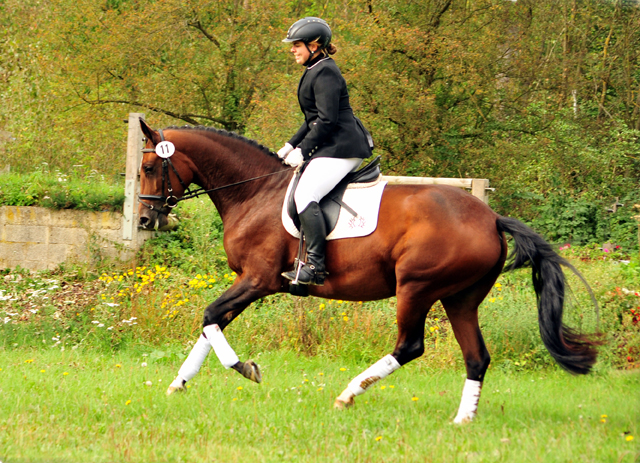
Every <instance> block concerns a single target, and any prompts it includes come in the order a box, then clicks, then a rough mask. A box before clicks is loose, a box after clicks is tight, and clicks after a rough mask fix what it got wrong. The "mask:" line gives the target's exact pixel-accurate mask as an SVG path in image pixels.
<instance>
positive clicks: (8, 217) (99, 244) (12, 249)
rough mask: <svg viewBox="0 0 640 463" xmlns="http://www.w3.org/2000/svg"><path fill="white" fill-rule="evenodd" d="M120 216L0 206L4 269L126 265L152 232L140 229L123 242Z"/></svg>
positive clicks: (0, 256)
mask: <svg viewBox="0 0 640 463" xmlns="http://www.w3.org/2000/svg"><path fill="white" fill-rule="evenodd" d="M122 227H123V217H122V214H121V213H117V212H85V211H75V210H60V211H57V210H52V209H47V208H43V207H15V206H1V207H0V268H15V267H17V266H20V267H22V268H27V269H30V270H45V269H49V270H51V269H54V268H55V267H57V266H58V265H59V264H61V263H63V262H78V263H90V264H91V263H95V262H97V261H100V260H101V259H105V258H111V259H119V260H128V259H130V258H132V257H133V255H134V254H135V251H136V250H137V249H139V248H140V246H141V245H142V243H144V241H145V240H147V239H148V238H150V237H151V236H153V232H150V231H143V230H137V229H136V231H135V232H134V233H133V237H132V239H130V240H123V229H122Z"/></svg>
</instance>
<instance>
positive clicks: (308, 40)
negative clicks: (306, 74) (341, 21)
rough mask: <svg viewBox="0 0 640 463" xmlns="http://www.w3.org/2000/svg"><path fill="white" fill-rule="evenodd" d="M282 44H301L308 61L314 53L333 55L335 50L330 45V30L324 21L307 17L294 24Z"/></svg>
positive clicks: (333, 46)
mask: <svg viewBox="0 0 640 463" xmlns="http://www.w3.org/2000/svg"><path fill="white" fill-rule="evenodd" d="M283 42H294V43H295V42H302V43H303V44H304V46H305V48H306V49H307V51H308V52H309V59H308V60H307V61H306V62H305V63H302V64H306V63H307V62H309V61H310V60H312V59H313V57H314V56H315V54H316V53H318V52H320V53H322V54H325V55H326V54H330V55H333V54H334V53H335V52H336V51H338V50H337V48H336V47H335V45H333V44H332V43H331V28H330V27H329V24H327V22H326V21H325V20H324V19H320V18H314V17H308V18H303V19H300V20H298V21H296V22H295V23H293V25H292V26H291V27H290V28H289V30H288V31H287V37H286V38H285V39H284V40H283Z"/></svg>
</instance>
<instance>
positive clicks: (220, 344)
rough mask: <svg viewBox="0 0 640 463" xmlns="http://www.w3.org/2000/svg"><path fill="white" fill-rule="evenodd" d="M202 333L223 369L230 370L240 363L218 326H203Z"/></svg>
mask: <svg viewBox="0 0 640 463" xmlns="http://www.w3.org/2000/svg"><path fill="white" fill-rule="evenodd" d="M202 331H203V332H204V335H205V336H206V337H207V339H208V340H209V343H210V344H211V347H213V350H214V352H215V353H216V355H217V356H218V359H219V360H220V363H222V365H224V367H225V368H231V367H232V366H234V365H235V364H236V363H238V362H239V361H240V359H239V358H238V356H237V355H236V353H235V352H234V350H233V349H232V348H231V346H230V345H229V343H228V342H227V339H226V338H225V337H224V334H223V333H222V330H221V329H220V327H219V326H218V325H209V326H205V327H204V329H203V330H202Z"/></svg>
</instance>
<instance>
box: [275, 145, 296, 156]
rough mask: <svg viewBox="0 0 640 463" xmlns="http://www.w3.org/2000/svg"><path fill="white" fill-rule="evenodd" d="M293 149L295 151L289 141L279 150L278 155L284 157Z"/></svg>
mask: <svg viewBox="0 0 640 463" xmlns="http://www.w3.org/2000/svg"><path fill="white" fill-rule="evenodd" d="M291 151H293V146H291V145H290V144H289V143H285V144H284V146H283V147H282V148H280V150H279V151H278V157H279V158H280V159H284V158H286V157H287V154H289V153H290V152H291Z"/></svg>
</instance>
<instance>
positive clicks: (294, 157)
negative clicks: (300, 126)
mask: <svg viewBox="0 0 640 463" xmlns="http://www.w3.org/2000/svg"><path fill="white" fill-rule="evenodd" d="M303 162H304V158H303V157H302V150H301V149H300V148H296V149H294V150H293V151H291V153H289V155H288V156H287V157H286V158H284V163H285V164H289V165H290V166H291V167H298V166H299V165H300V164H302V163H303Z"/></svg>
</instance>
